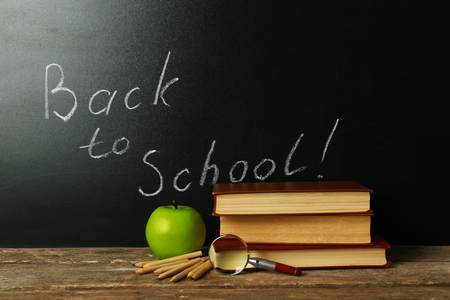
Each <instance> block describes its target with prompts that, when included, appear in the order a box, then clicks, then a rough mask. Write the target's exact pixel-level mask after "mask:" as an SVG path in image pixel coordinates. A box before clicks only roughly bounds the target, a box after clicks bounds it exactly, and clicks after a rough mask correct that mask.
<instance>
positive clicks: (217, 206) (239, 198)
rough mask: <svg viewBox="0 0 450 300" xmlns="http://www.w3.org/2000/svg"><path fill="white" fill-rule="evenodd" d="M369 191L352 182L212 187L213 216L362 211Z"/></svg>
mask: <svg viewBox="0 0 450 300" xmlns="http://www.w3.org/2000/svg"><path fill="white" fill-rule="evenodd" d="M372 192H373V191H372V190H371V189H369V188H367V187H365V186H363V185H361V184H358V183H356V182H354V181H312V182H256V183H222V184H215V185H214V188H213V195H214V208H213V215H215V216H221V215H264V214H305V213H312V214H318V213H348V212H365V211H369V210H370V194H371V193H372Z"/></svg>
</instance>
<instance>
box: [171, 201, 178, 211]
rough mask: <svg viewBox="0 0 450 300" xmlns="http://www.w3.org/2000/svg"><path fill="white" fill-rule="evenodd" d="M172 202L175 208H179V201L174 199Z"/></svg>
mask: <svg viewBox="0 0 450 300" xmlns="http://www.w3.org/2000/svg"><path fill="white" fill-rule="evenodd" d="M172 204H173V206H175V209H178V205H177V202H176V201H175V200H172Z"/></svg>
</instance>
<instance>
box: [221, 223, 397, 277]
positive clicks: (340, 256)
mask: <svg viewBox="0 0 450 300" xmlns="http://www.w3.org/2000/svg"><path fill="white" fill-rule="evenodd" d="M371 238H372V244H371V245H353V244H347V245H286V244H247V246H248V250H249V253H250V257H253V258H255V257H257V258H261V259H267V260H270V261H275V262H279V263H283V264H286V265H289V266H293V267H299V268H302V269H334V268H378V267H389V266H390V265H391V262H390V261H388V260H387V258H386V250H387V249H389V248H390V245H389V243H388V242H387V241H386V240H384V239H383V238H381V237H380V236H379V235H377V234H375V233H373V232H372V233H371ZM227 250H230V249H229V248H227ZM231 250H232V249H231ZM215 255H216V256H222V257H220V259H218V261H220V262H222V264H225V265H221V266H218V267H220V268H222V269H227V266H226V262H227V261H232V260H233V259H234V256H235V254H234V253H233V251H223V252H222V251H220V249H216V254H215ZM247 268H254V267H253V266H251V265H247Z"/></svg>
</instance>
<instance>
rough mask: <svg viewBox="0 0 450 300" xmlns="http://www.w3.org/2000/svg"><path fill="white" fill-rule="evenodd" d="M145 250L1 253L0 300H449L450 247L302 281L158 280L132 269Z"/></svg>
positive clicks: (310, 273)
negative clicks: (380, 267)
mask: <svg viewBox="0 0 450 300" xmlns="http://www.w3.org/2000/svg"><path fill="white" fill-rule="evenodd" d="M150 259H154V257H153V256H152V253H151V252H150V250H149V249H148V248H70V249H66V248H60V249H53V248H50V249H34V248H33V249H13V248H0V266H1V267H0V268H1V269H0V299H2V300H3V299H15V300H18V299H30V298H31V299H67V298H69V299H99V298H100V299H232V298H233V299H249V298H254V299H288V298H300V299H301V298H308V299H330V298H331V299H380V298H382V299H449V298H450V246H439V247H392V248H391V249H390V250H388V259H389V260H391V261H392V265H391V267H389V268H382V269H341V270H304V271H303V274H302V275H301V276H300V277H294V276H289V275H284V274H278V273H272V272H269V271H256V272H250V273H246V274H240V275H237V276H227V275H221V274H219V273H217V272H216V271H214V270H210V271H209V272H208V273H206V274H205V275H204V276H203V277H202V278H200V279H199V280H197V281H193V280H190V279H184V280H182V281H179V282H177V283H173V282H170V281H169V279H165V280H161V281H160V280H155V276H154V275H152V274H145V275H136V274H133V271H134V270H136V267H133V266H132V264H133V263H135V262H138V261H141V260H150Z"/></svg>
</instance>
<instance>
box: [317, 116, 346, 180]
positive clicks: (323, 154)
mask: <svg viewBox="0 0 450 300" xmlns="http://www.w3.org/2000/svg"><path fill="white" fill-rule="evenodd" d="M339 121H342V119H341V118H338V119H336V123H334V126H333V129H332V130H331V133H330V135H329V136H328V139H327V142H326V143H325V148H324V149H323V153H322V160H321V161H320V165H322V163H323V160H324V159H325V154H326V153H327V150H328V145H329V144H330V141H331V138H332V137H333V134H334V132H335V131H336V128H337V126H338V124H339ZM319 170H320V167H319ZM319 173H320V172H319ZM317 178H323V175H321V174H319V175H317Z"/></svg>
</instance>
